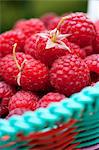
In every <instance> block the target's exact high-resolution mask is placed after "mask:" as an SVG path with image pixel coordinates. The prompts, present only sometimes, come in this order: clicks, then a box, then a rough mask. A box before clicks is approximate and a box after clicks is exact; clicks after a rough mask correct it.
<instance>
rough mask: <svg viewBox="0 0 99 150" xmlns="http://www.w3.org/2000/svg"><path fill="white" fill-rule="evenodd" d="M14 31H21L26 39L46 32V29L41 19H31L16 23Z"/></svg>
mask: <svg viewBox="0 0 99 150" xmlns="http://www.w3.org/2000/svg"><path fill="white" fill-rule="evenodd" d="M14 29H20V30H21V31H22V32H23V33H24V34H25V37H26V38H27V37H29V36H31V35H33V34H35V33H39V32H41V31H44V30H45V29H46V28H45V26H44V24H43V22H42V21H41V20H40V19H29V20H23V21H18V22H16V24H15V26H14Z"/></svg>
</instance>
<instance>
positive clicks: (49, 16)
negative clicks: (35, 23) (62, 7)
mask: <svg viewBox="0 0 99 150" xmlns="http://www.w3.org/2000/svg"><path fill="white" fill-rule="evenodd" d="M56 17H57V15H56V14H55V13H53V12H49V13H46V14H45V15H43V16H41V18H40V19H41V20H42V22H43V23H44V25H45V27H46V28H47V27H48V25H49V23H50V22H51V21H52V20H53V19H54V18H56Z"/></svg>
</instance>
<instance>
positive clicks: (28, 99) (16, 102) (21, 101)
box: [9, 91, 38, 111]
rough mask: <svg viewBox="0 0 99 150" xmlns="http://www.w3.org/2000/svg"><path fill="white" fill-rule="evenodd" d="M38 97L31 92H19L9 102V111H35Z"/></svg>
mask: <svg viewBox="0 0 99 150" xmlns="http://www.w3.org/2000/svg"><path fill="white" fill-rule="evenodd" d="M37 101H38V97H37V96H36V95H35V94H33V93H32V92H29V91H28V92H26V91H19V92H17V93H16V94H15V95H13V96H12V97H11V99H10V101H9V111H11V110H13V109H16V108H24V109H30V110H35V109H36V103H37Z"/></svg>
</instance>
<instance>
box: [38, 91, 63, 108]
mask: <svg viewBox="0 0 99 150" xmlns="http://www.w3.org/2000/svg"><path fill="white" fill-rule="evenodd" d="M64 98H65V95H62V94H59V93H53V92H50V93H48V94H46V95H44V96H43V97H42V98H41V99H40V100H39V101H38V103H37V108H39V107H47V106H48V105H49V104H50V103H52V102H59V101H61V100H63V99H64Z"/></svg>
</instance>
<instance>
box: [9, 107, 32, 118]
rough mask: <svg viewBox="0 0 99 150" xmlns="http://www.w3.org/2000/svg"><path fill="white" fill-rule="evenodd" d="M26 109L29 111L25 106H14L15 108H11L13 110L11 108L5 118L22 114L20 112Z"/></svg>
mask: <svg viewBox="0 0 99 150" xmlns="http://www.w3.org/2000/svg"><path fill="white" fill-rule="evenodd" d="M27 111H29V109H26V108H16V109H13V110H11V111H10V112H9V114H8V115H7V117H6V119H9V118H10V117H11V116H13V115H22V114H24V113H25V112H27Z"/></svg>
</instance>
